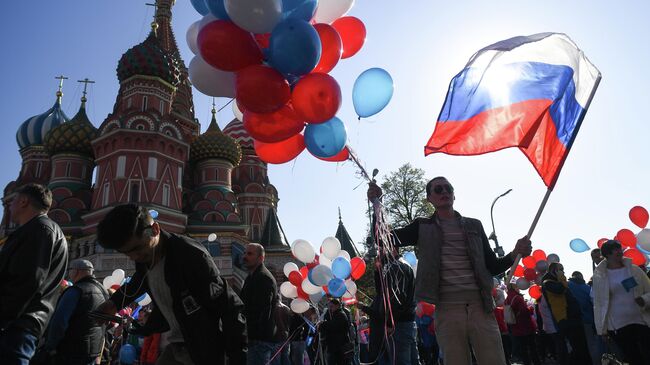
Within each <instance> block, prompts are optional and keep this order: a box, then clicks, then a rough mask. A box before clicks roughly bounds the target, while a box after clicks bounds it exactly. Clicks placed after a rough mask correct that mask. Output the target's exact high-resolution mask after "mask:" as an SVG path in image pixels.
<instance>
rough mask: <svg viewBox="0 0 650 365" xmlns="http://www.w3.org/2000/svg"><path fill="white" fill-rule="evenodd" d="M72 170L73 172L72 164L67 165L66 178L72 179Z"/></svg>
mask: <svg viewBox="0 0 650 365" xmlns="http://www.w3.org/2000/svg"><path fill="white" fill-rule="evenodd" d="M71 170H72V165H71V164H70V162H68V163H66V164H65V176H66V177H70V172H71Z"/></svg>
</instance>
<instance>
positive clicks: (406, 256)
mask: <svg viewBox="0 0 650 365" xmlns="http://www.w3.org/2000/svg"><path fill="white" fill-rule="evenodd" d="M404 260H406V262H408V263H409V265H411V267H415V265H416V264H417V263H418V259H417V257H415V253H413V252H411V251H408V252H406V253H405V254H404Z"/></svg>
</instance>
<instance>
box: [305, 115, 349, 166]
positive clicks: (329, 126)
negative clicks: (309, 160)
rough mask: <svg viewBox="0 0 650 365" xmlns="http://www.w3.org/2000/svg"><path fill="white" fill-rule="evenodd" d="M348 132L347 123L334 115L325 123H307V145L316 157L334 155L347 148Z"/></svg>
mask: <svg viewBox="0 0 650 365" xmlns="http://www.w3.org/2000/svg"><path fill="white" fill-rule="evenodd" d="M347 140H348V133H347V131H346V130H345V124H343V122H342V121H341V120H340V119H339V118H337V117H334V118H332V119H330V120H328V121H327V122H325V123H318V124H307V127H306V128H305V145H306V146H307V150H309V152H311V154H312V155H314V156H316V157H332V156H336V154H337V153H339V152H341V150H343V148H345V143H346V142H347Z"/></svg>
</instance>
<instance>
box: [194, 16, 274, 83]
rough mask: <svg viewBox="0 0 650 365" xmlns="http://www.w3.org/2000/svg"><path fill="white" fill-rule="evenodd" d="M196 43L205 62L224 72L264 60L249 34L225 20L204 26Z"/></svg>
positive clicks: (237, 69)
mask: <svg viewBox="0 0 650 365" xmlns="http://www.w3.org/2000/svg"><path fill="white" fill-rule="evenodd" d="M196 42H197V44H198V46H199V52H200V53H201V57H203V59H204V60H205V62H207V63H208V64H210V65H211V66H213V67H216V68H218V69H220V70H224V71H239V70H241V69H242V68H244V67H247V66H251V65H258V64H261V63H262V60H263V58H264V56H263V55H262V51H261V50H260V47H259V46H258V45H257V43H256V42H255V38H253V36H252V35H251V33H249V32H247V31H245V30H243V29H241V28H239V27H238V26H236V25H235V24H234V23H233V22H230V21H227V20H215V21H213V22H211V23H208V24H206V25H205V26H204V27H203V28H201V30H200V31H199V35H198V36H197V39H196Z"/></svg>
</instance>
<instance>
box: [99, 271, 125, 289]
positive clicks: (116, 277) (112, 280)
mask: <svg viewBox="0 0 650 365" xmlns="http://www.w3.org/2000/svg"><path fill="white" fill-rule="evenodd" d="M125 275H126V273H125V272H124V270H122V269H115V270H113V273H112V274H111V275H110V276H107V277H105V278H104V281H103V282H102V284H103V285H104V288H105V289H114V290H117V289H119V288H120V286H122V283H123V282H124V279H125Z"/></svg>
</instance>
